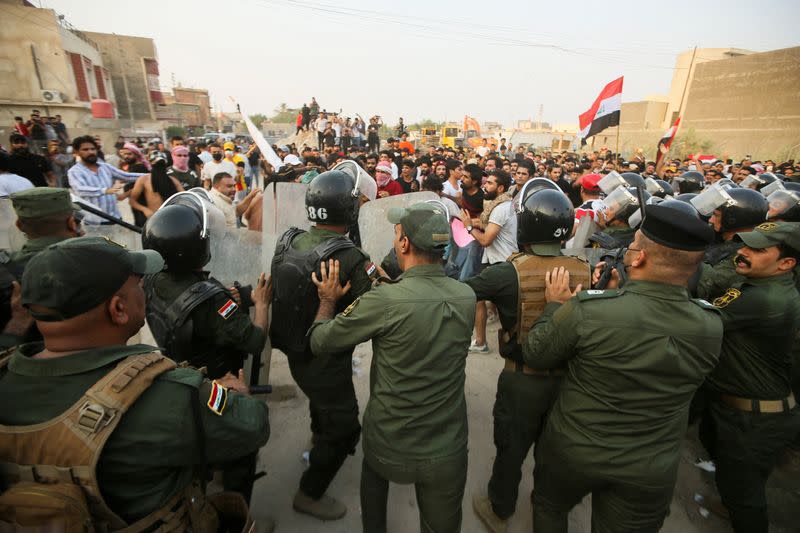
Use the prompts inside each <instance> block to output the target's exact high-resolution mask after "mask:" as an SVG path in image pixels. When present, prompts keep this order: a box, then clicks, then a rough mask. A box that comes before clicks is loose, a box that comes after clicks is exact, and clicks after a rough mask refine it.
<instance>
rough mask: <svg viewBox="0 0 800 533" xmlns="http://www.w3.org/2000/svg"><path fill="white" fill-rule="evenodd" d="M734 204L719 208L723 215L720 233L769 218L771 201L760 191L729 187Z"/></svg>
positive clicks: (756, 224)
mask: <svg viewBox="0 0 800 533" xmlns="http://www.w3.org/2000/svg"><path fill="white" fill-rule="evenodd" d="M727 192H728V195H729V196H730V197H731V199H732V200H733V202H732V203H733V205H723V206H721V207H720V208H719V210H720V212H721V214H722V217H721V220H720V224H721V226H720V233H722V232H725V231H734V230H739V229H742V228H752V227H754V226H758V225H759V224H761V223H762V222H764V221H765V220H766V219H767V212H768V211H769V202H767V199H766V198H764V196H763V195H762V194H761V193H759V192H758V191H754V190H753V189H745V188H741V187H738V188H736V189H728V191H727Z"/></svg>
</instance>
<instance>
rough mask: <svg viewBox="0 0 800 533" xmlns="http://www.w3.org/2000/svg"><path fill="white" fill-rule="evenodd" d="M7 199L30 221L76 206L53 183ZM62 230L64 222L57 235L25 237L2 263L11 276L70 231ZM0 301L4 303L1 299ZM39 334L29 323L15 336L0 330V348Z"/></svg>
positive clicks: (16, 275)
mask: <svg viewBox="0 0 800 533" xmlns="http://www.w3.org/2000/svg"><path fill="white" fill-rule="evenodd" d="M11 203H12V205H13V206H14V212H15V213H16V214H17V216H18V217H19V218H20V219H23V220H30V221H33V222H35V221H37V220H38V219H41V218H43V217H50V216H53V215H60V214H63V215H65V216H66V215H69V214H72V213H74V212H76V211H78V210H79V209H80V208H79V207H78V206H77V205H75V204H73V203H72V200H71V199H70V196H69V191H67V190H66V189H60V188H54V187H34V188H33V189H26V190H24V191H19V192H17V193H14V194H12V195H11ZM66 230H67V226H66V223H65V224H64V226H63V227H60V228H58V231H59V234H58V235H43V236H40V237H36V238H32V239H29V240H28V241H26V242H25V244H24V245H23V246H22V249H21V250H18V251H17V252H14V253H13V254H11V255H10V257H9V259H8V262H6V263H5V264H4V265H3V267H4V268H5V269H6V270H7V271H8V272H9V273H10V274H11V275H12V276H13V277H14V278H16V279H18V280H19V279H22V274H23V272H25V266H26V265H27V264H28V261H30V260H31V258H33V257H34V256H35V255H36V254H38V253H39V252H41V251H42V250H44V249H45V248H47V247H48V246H50V245H51V244H55V243H57V242H61V241H63V240H65V239H68V238H69V237H70V235H68V234H67V233H66ZM73 236H74V235H73ZM2 305H8V304H7V303H6V302H2ZM3 325H4V324H3ZM41 338H42V337H41V335H39V331H38V330H37V329H36V328H35V327H32V328H31V329H30V330H29V331H28V333H27V334H26V335H25V336H23V337H17V336H16V335H11V334H0V348H10V347H12V346H16V345H17V344H20V343H23V342H29V341H38V340H41Z"/></svg>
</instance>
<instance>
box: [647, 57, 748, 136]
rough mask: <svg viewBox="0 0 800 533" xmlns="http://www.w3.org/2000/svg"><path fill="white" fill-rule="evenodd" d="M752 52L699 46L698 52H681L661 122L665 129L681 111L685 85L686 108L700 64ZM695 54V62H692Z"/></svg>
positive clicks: (676, 62) (676, 61) (684, 106)
mask: <svg viewBox="0 0 800 533" xmlns="http://www.w3.org/2000/svg"><path fill="white" fill-rule="evenodd" d="M752 53H753V52H752V51H750V50H743V49H741V48H698V49H697V52H696V53H695V52H694V50H687V51H685V52H683V53H681V54H679V55H678V57H677V59H676V60H675V72H674V74H673V75H672V83H671V84H670V88H669V107H668V108H667V112H666V113H665V115H664V121H663V122H662V124H661V126H662V128H663V129H664V131H666V130H667V128H669V127H670V126H672V123H673V122H674V119H673V115H675V113H679V112H680V111H681V107H680V106H681V97H682V95H683V91H684V87H686V96H685V97H684V102H683V109H686V102H687V101H688V98H689V94H690V93H691V91H692V84H693V80H694V74H695V70H696V69H697V67H698V66H699V65H701V64H703V63H707V62H709V61H719V60H722V59H730V58H732V57H738V56H741V55H746V54H752ZM693 55H694V62H692V56H693ZM687 77H688V78H689V84H688V86H687V85H686V78H687ZM675 116H677V115H675Z"/></svg>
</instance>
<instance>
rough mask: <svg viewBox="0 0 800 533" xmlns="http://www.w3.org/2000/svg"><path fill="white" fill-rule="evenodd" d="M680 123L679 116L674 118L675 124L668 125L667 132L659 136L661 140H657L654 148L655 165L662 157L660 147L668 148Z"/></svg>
mask: <svg viewBox="0 0 800 533" xmlns="http://www.w3.org/2000/svg"><path fill="white" fill-rule="evenodd" d="M680 123H681V117H678V118H676V119H675V124H673V125H672V126H670V128H669V129H668V130H667V132H666V133H665V134H664V136H663V137H661V140H660V141H658V147H657V148H656V165H658V162H659V161H661V158H662V157H664V154H663V153H662V152H661V147H662V146H664V147H666V148H667V149H669V147H670V146H672V139H674V138H675V134H676V133H677V132H678V125H679V124H680Z"/></svg>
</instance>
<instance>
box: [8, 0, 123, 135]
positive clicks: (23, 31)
mask: <svg viewBox="0 0 800 533" xmlns="http://www.w3.org/2000/svg"><path fill="white" fill-rule="evenodd" d="M0 6H2V11H3V12H2V15H1V16H0V142H2V143H3V144H5V143H7V142H8V136H9V135H10V134H11V132H12V130H13V124H14V117H15V116H22V117H24V118H26V119H27V118H28V117H29V116H30V114H31V110H32V109H38V110H40V111H41V112H42V113H43V114H48V115H56V114H58V115H61V117H62V119H63V121H64V124H66V126H67V131H68V132H69V134H70V135H71V136H77V135H83V134H86V133H97V134H99V135H101V137H103V138H104V140H105V139H108V140H109V141H110V140H111V138H112V136H114V135H112V133H111V132H110V131H109V132H108V133H107V132H106V131H105V129H109V130H111V129H115V128H116V127H117V126H118V125H117V123H116V121H113V120H110V121H102V124H101V123H98V122H97V121H93V120H92V118H91V112H90V110H89V103H88V102H80V101H78V100H77V88H76V86H75V78H74V76H73V73H72V68H71V66H70V63H69V56H68V55H67V52H68V51H69V52H73V53H77V54H81V55H83V56H84V57H86V58H88V59H90V60H91V61H92V63H93V64H95V65H99V66H103V62H102V58H101V55H100V52H99V51H98V50H97V49H96V48H94V47H93V46H92V45H91V44H90V43H88V42H87V41H85V40H83V39H81V38H80V37H78V36H77V35H75V34H73V33H72V32H70V31H69V30H66V29H64V28H62V27H61V26H60V25H59V24H58V22H57V19H56V13H55V12H54V11H53V10H51V9H38V8H33V7H26V6H24V5H21V4H20V2H18V1H16V2H12V1H11V0H0ZM32 45H33V47H34V50H35V53H36V57H37V59H38V66H39V74H40V76H41V80H42V82H41V85H40V84H39V80H38V79H37V77H36V68H35V66H34V60H33V53H32V51H31V46H32ZM42 89H52V90H56V91H59V92H60V93H62V95H63V96H64V103H61V104H58V103H48V104H47V105H45V103H44V101H43V100H42V93H41V90H42ZM98 128H99V129H98ZM112 142H113V141H112Z"/></svg>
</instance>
